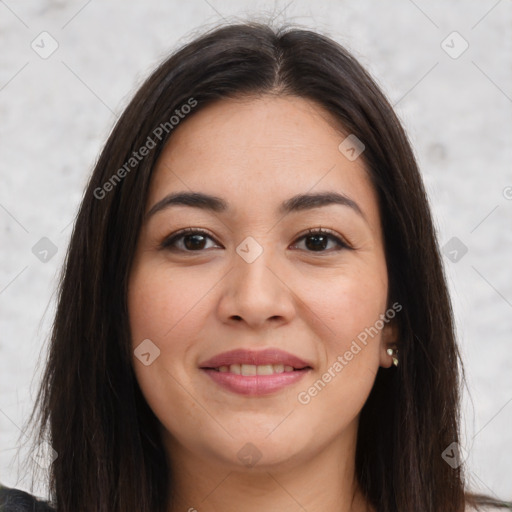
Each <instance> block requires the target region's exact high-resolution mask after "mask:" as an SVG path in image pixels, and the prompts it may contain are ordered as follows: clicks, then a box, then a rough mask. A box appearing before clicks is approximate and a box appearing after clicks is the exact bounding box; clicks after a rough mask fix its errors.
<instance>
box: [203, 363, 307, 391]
mask: <svg viewBox="0 0 512 512" xmlns="http://www.w3.org/2000/svg"><path fill="white" fill-rule="evenodd" d="M202 371H204V372H205V373H207V374H208V375H209V376H210V378H211V379H212V380H214V381H215V382H216V383H217V384H219V385H220V386H222V387H224V388H226V389H228V390H229V391H232V392H233V393H238V394H240V395H252V396H258V395H268V394H270V393H274V392H275V391H279V390H280V389H283V388H285V387H286V386H289V385H291V384H295V383H296V382H298V381H299V380H300V379H302V378H303V377H304V375H306V373H308V372H309V371H310V369H309V368H308V369H306V370H295V371H293V372H284V373H274V374H272V375H249V376H245V375H238V374H236V373H230V372H218V371H217V370H212V369H202Z"/></svg>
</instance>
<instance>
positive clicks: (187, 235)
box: [160, 228, 213, 252]
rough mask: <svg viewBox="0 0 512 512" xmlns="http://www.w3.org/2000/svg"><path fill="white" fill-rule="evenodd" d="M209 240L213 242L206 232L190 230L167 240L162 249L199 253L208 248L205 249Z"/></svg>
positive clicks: (180, 232) (175, 234)
mask: <svg viewBox="0 0 512 512" xmlns="http://www.w3.org/2000/svg"><path fill="white" fill-rule="evenodd" d="M207 239H210V240H213V238H212V237H211V236H210V235H209V234H208V233H207V232H206V231H202V230H198V229H191V228H188V229H186V230H182V231H179V232H178V233H174V234H173V235H172V236H171V237H169V238H167V239H165V240H164V241H163V242H162V244H161V246H160V247H161V248H162V249H169V250H178V251H185V252H199V251H202V250H204V249H206V248H207V247H205V246H206V244H207ZM178 242H180V243H178Z"/></svg>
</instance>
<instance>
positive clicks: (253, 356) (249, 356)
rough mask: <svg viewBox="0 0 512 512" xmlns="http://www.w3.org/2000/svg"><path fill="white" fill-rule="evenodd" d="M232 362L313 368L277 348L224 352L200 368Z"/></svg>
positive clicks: (205, 362) (227, 364)
mask: <svg viewBox="0 0 512 512" xmlns="http://www.w3.org/2000/svg"><path fill="white" fill-rule="evenodd" d="M232 364H252V365H256V366H258V365H264V364H283V365H285V366H292V367H293V368H295V369H298V370H300V369H302V368H307V367H309V368H311V365H310V364H309V363H308V362H307V361H304V360H302V359H300V358H299V357H297V356H295V355H293V354H290V353H289V352H284V351H283V350H279V349H277V348H268V349H265V350H259V351H254V350H245V349H235V350H230V351H229V352H222V354H217V355H216V356H213V357H212V358H210V359H208V360H206V361H203V362H202V363H200V364H199V367H200V368H219V367H220V366H230V365H232Z"/></svg>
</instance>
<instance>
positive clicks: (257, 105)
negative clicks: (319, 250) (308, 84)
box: [148, 95, 377, 217]
mask: <svg viewBox="0 0 512 512" xmlns="http://www.w3.org/2000/svg"><path fill="white" fill-rule="evenodd" d="M347 135H348V133H343V132H342V131H341V130H340V127H338V126H337V123H336V120H335V119H334V117H332V116H331V114H330V113H329V112H327V111H326V110H325V109H323V108H322V107H321V106H319V105H317V104H316V103H315V102H313V101H310V100H307V99H304V98H298V97H294V96H270V95H266V96H262V97H245V98H239V99H223V100H220V101H217V102H215V103H213V104H210V105H208V106H206V107H204V108H203V109H201V110H199V111H197V112H195V113H194V114H193V115H192V116H190V118H188V119H185V121H183V122H182V124H181V125H179V126H178V127H177V128H176V129H175V131H174V132H173V134H172V137H171V138H170V140H169V142H168V144H167V146H166V148H165V149H164V151H163V152H162V155H161V157H160V159H159V161H158V163H157V166H156V168H155V171H154V173H153V178H152V186H151V189H150V198H149V201H148V207H151V205H152V204H153V203H154V202H155V201H158V200H159V199H160V198H162V197H163V196H164V195H165V194H167V193H169V192H170V191H173V190H186V189H191V190H194V191H196V190H200V191H202V192H205V193H211V194H215V195H222V196H224V197H227V198H228V201H229V202H230V204H231V203H233V206H234V207H236V206H238V209H239V210H240V208H244V209H247V207H248V206H254V207H261V208H265V206H268V207H269V208H274V207H275V205H277V203H279V204H280V203H281V202H282V201H284V200H286V199H288V198H289V197H290V196H293V195H296V194H304V193H306V192H314V191H316V190H322V191H323V190H326V189H329V190H337V191H339V192H341V193H344V194H346V195H348V196H354V198H355V199H356V200H357V201H358V202H359V203H360V204H361V203H362V206H363V209H366V210H367V213H368V215H369V216H370V217H371V216H372V214H373V215H374V216H375V215H377V213H376V196H375V193H374V190H373V187H372V185H371V182H370V180H369V177H368V173H367V171H366V168H365V166H364V163H363V161H362V159H361V158H358V159H356V160H355V161H350V160H348V159H347V158H346V157H345V156H344V155H343V154H342V153H341V152H340V151H339V149H338V146H339V144H340V143H341V142H342V140H343V139H344V138H345V137H346V136H347ZM235 209H236V208H235ZM232 213H233V212H232Z"/></svg>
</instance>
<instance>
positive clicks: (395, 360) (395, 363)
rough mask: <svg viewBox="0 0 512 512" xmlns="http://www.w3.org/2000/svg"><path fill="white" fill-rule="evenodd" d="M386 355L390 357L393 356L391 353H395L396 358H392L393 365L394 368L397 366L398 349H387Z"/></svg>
mask: <svg viewBox="0 0 512 512" xmlns="http://www.w3.org/2000/svg"><path fill="white" fill-rule="evenodd" d="M386 353H387V354H388V355H390V356H393V353H395V355H396V357H394V356H393V364H394V365H395V366H398V349H396V350H393V349H392V348H388V349H387V350H386Z"/></svg>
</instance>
